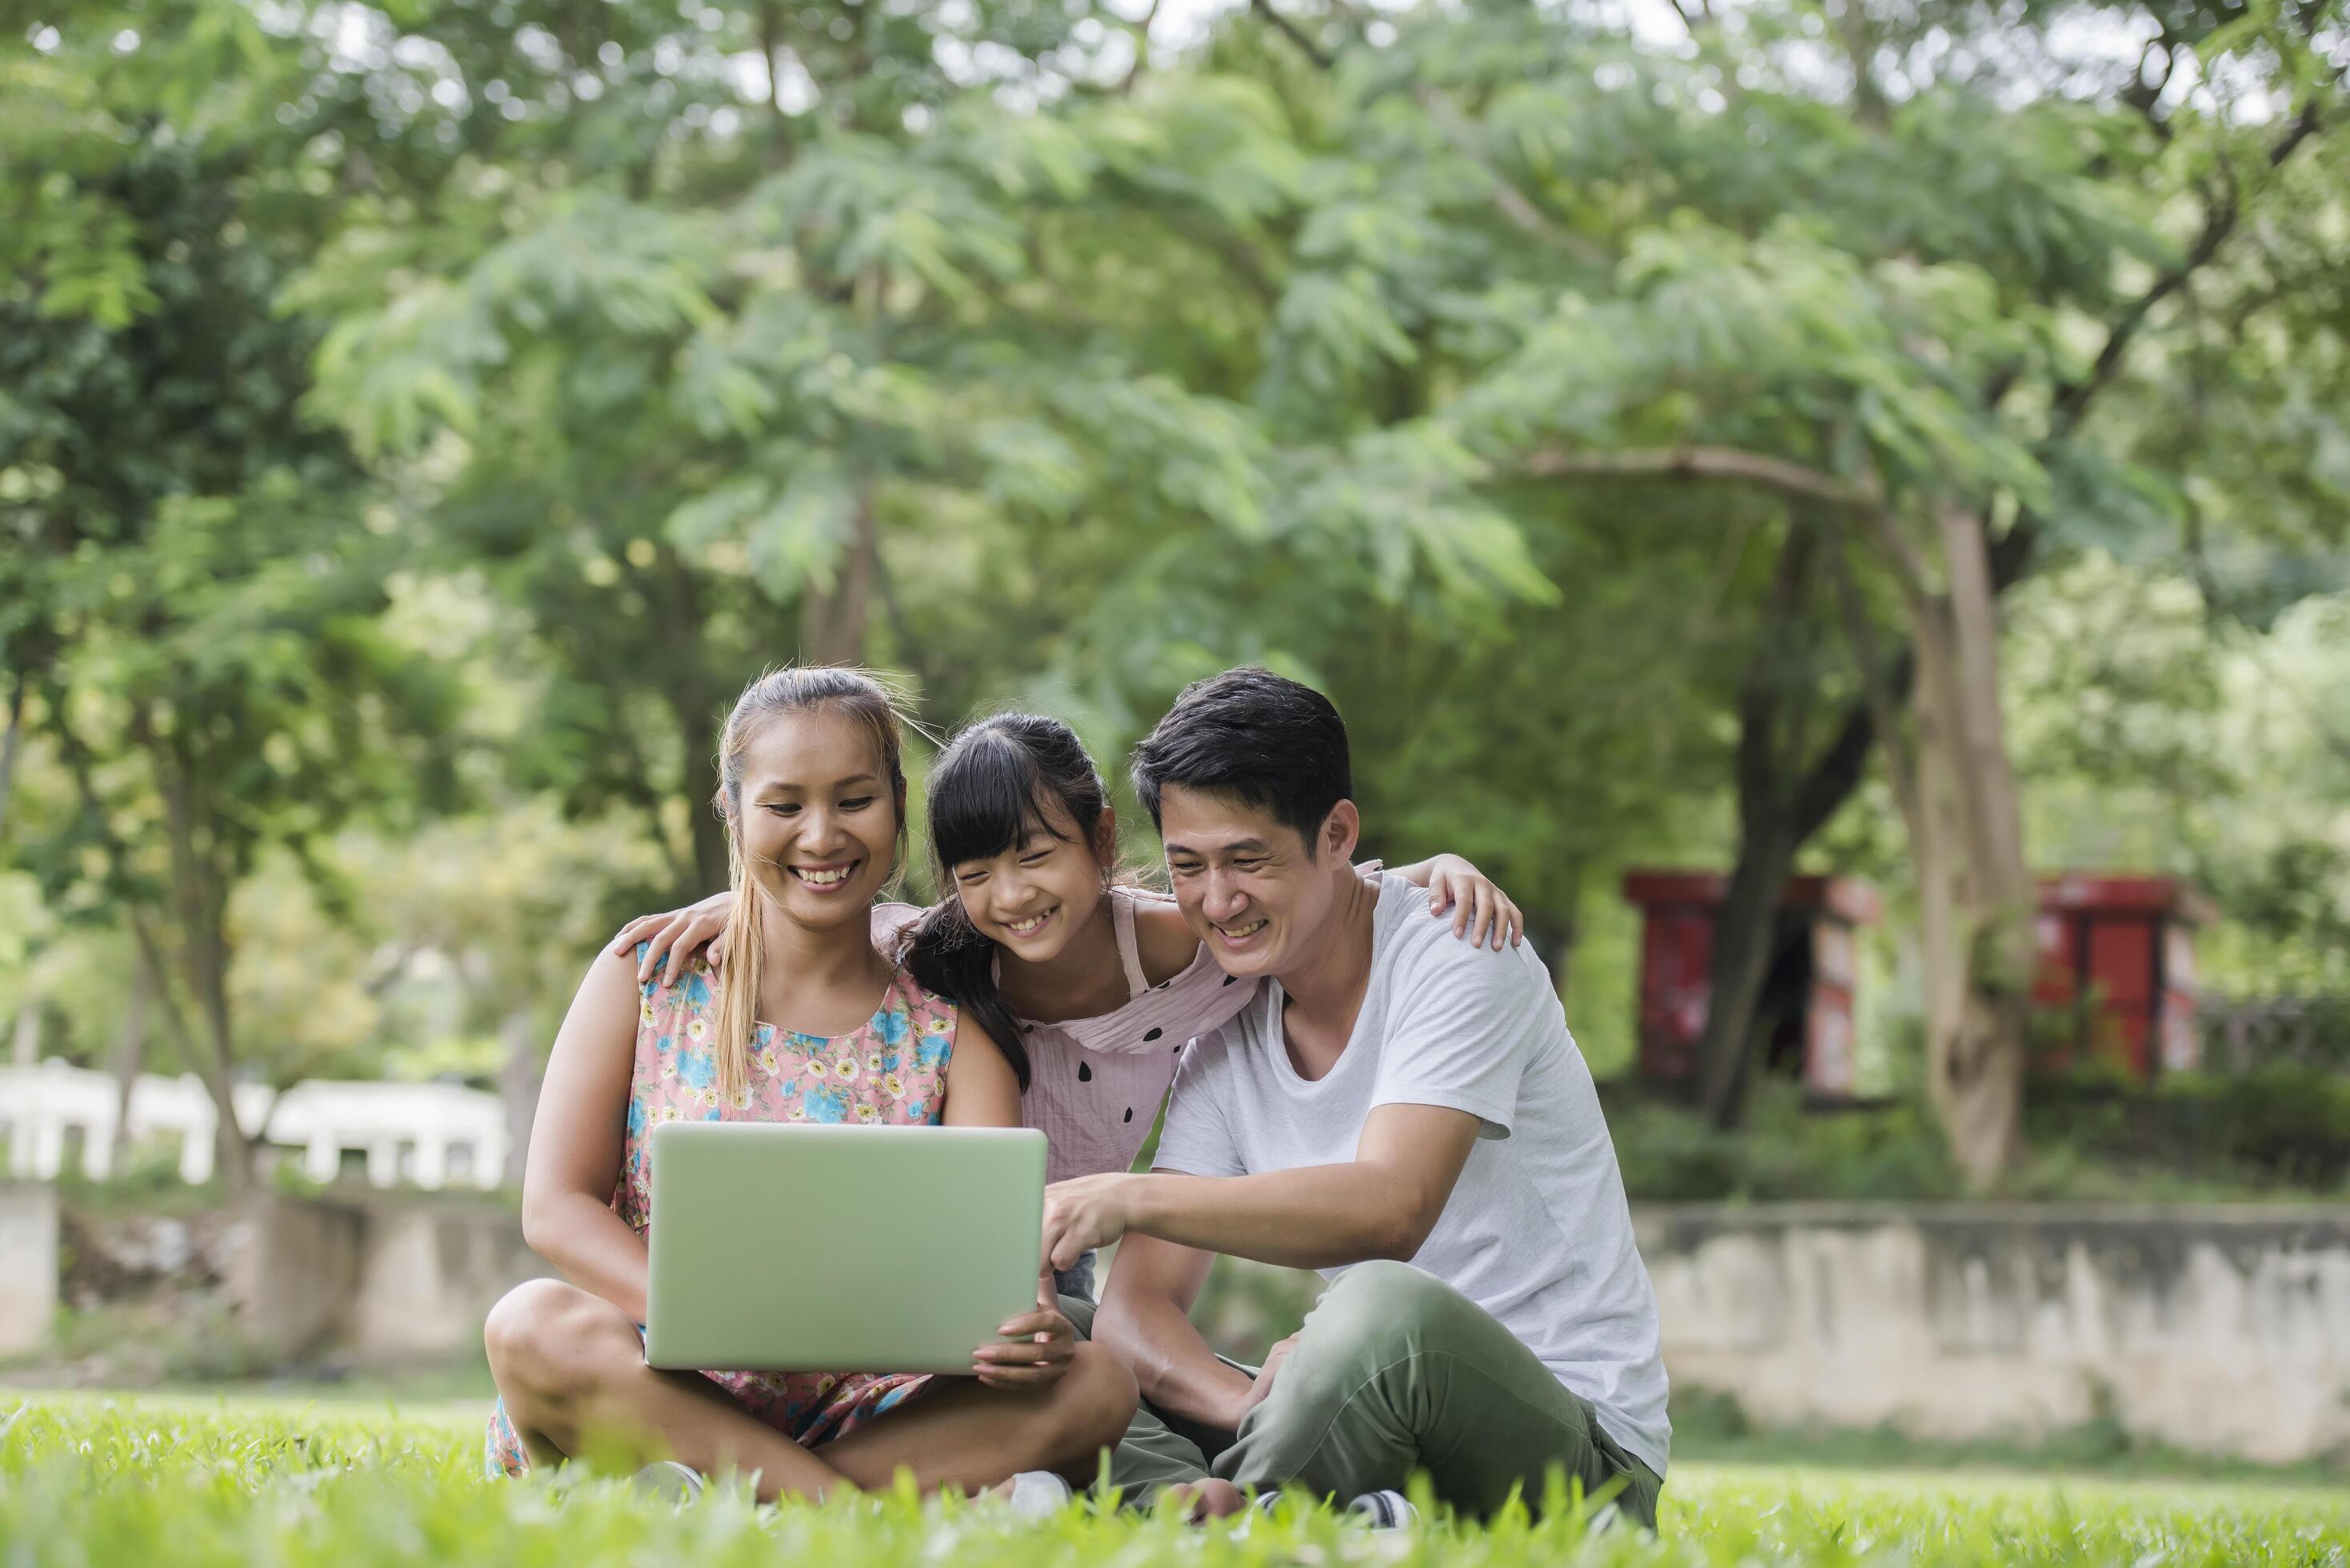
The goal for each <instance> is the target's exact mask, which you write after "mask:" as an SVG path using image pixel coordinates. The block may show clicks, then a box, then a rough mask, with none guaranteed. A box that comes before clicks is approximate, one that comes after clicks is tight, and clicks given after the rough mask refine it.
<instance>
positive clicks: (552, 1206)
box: [522, 951, 645, 1323]
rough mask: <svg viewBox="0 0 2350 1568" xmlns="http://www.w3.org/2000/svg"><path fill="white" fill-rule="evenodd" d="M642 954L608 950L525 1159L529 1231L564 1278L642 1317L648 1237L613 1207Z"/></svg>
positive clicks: (551, 1067)
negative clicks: (640, 1234) (638, 961)
mask: <svg viewBox="0 0 2350 1568" xmlns="http://www.w3.org/2000/svg"><path fill="white" fill-rule="evenodd" d="M643 1005H644V1002H643V993H642V992H640V991H639V989H638V986H637V966H636V961H635V959H634V958H633V957H624V956H621V955H619V954H617V953H613V952H610V951H605V952H599V953H598V954H597V955H596V960H595V961H594V962H593V963H591V964H590V965H588V967H587V975H586V977H585V978H583V979H582V980H581V981H580V982H579V990H578V992H577V994H576V995H574V996H573V997H572V999H571V1011H570V1012H567V1013H566V1014H564V1018H563V1027H562V1029H561V1030H560V1031H559V1032H558V1033H556V1036H555V1050H554V1052H553V1054H551V1055H549V1056H548V1058H547V1063H546V1080H545V1082H543V1083H542V1084H541V1085H540V1086H539V1091H538V1110H537V1113H536V1116H534V1117H533V1118H532V1121H531V1129H530V1158H529V1159H528V1160H527V1162H525V1165H524V1167H523V1179H522V1230H523V1238H524V1240H525V1241H528V1242H529V1243H530V1245H531V1247H532V1249H533V1250H534V1251H536V1252H537V1253H538V1255H539V1256H540V1257H542V1258H545V1259H546V1261H547V1262H550V1263H552V1264H554V1265H555V1266H556V1268H557V1269H559V1270H561V1271H562V1272H563V1275H564V1277H565V1278H567V1279H568V1280H569V1281H570V1282H572V1283H574V1284H576V1285H577V1286H579V1287H580V1288H581V1289H583V1290H587V1291H592V1292H594V1293H596V1294H598V1295H599V1296H602V1297H603V1298H604V1299H605V1300H607V1301H608V1302H610V1303H613V1304H614V1305H616V1306H618V1307H619V1308H620V1309H621V1310H622V1311H624V1312H626V1313H628V1314H629V1316H630V1317H632V1318H634V1319H635V1320H636V1321H637V1322H639V1323H642V1322H643V1321H644V1314H645V1246H644V1242H643V1241H640V1240H639V1238H638V1236H637V1233H636V1232H635V1231H632V1230H630V1229H629V1225H628V1222H627V1221H626V1220H622V1219H621V1218H620V1217H619V1215H617V1214H615V1213H613V1212H612V1204H611V1199H612V1189H613V1188H614V1187H615V1186H616V1185H617V1184H618V1182H619V1177H620V1151H621V1144H622V1138H623V1135H624V1133H625V1129H626V1128H627V1126H628V1119H629V1078H630V1077H631V1075H632V1073H633V1069H634V1066H635V1063H636V1054H637V1021H638V1019H639V1015H640V1013H641V1011H642V1008H643Z"/></svg>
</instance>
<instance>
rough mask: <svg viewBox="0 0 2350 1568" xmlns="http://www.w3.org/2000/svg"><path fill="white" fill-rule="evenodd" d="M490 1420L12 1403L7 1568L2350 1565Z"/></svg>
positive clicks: (2304, 1498)
mask: <svg viewBox="0 0 2350 1568" xmlns="http://www.w3.org/2000/svg"><path fill="white" fill-rule="evenodd" d="M479 1417H480V1411H479V1409H478V1407H473V1406H470V1405H468V1406H452V1405H434V1406H429V1407H419V1408H410V1409H400V1410H395V1409H391V1408H388V1407H383V1406H380V1405H377V1406H372V1407H369V1406H361V1405H357V1404H325V1403H320V1404H315V1405H309V1404H303V1403H299V1402H286V1401H268V1400H253V1399H240V1400H234V1401H228V1400H222V1399H218V1398H213V1399H205V1398H201V1397H184V1398H172V1397H122V1398H118V1399H107V1398H99V1397H89V1396H70V1397H46V1396H33V1397H9V1398H8V1400H7V1401H6V1402H5V1403H0V1423H5V1425H0V1563H7V1564H10V1565H11V1568H14V1565H16V1564H20V1563H21V1564H33V1563H74V1564H90V1563H95V1564H115V1563H128V1564H142V1565H143V1564H151V1563H275V1564H288V1565H291V1564H298V1563H335V1564H338V1565H340V1564H349V1563H370V1562H390V1561H413V1560H418V1559H428V1560H432V1561H435V1562H442V1563H495V1564H498V1565H500V1568H527V1565H532V1564H558V1563H559V1564H572V1563H667V1562H697V1563H746V1564H747V1563H762V1564H765V1563H779V1562H780V1563H844V1564H845V1563H857V1564H859V1565H860V1568H861V1565H863V1564H868V1563H871V1564H885V1563H898V1564H905V1565H907V1568H915V1565H918V1564H920V1565H928V1564H933V1563H940V1562H943V1561H947V1560H951V1561H953V1562H955V1563H972V1564H980V1565H987V1564H997V1563H1000V1564H1002V1565H1003V1568H1015V1565H1017V1568H1050V1565H1053V1564H1071V1565H1074V1564H1077V1563H1116V1564H1118V1565H1119V1568H1155V1565H1157V1564H1159V1563H1170V1564H1172V1563H1182V1564H1185V1565H1187V1568H1190V1565H1194V1564H1196V1565H1198V1568H1219V1565H1222V1564H1227V1563H1229V1564H1232V1565H1234V1568H1243V1565H1247V1568H1253V1565H1257V1564H1273V1563H1282V1564H1287V1563H1299V1564H1305V1565H1308V1568H1335V1565H1337V1564H1344V1563H1378V1564H1402V1563H1445V1564H1447V1565H1448V1568H1450V1565H1453V1564H1460V1565H1462V1568H1482V1565H1489V1564H1490V1565H1492V1568H1508V1565H1512V1564H1517V1563H1530V1562H1537V1561H1538V1562H1543V1563H1591V1564H1602V1563H1605V1564H1615V1563H1687V1564H1693V1565H1709V1568H1710V1565H1713V1564H1722V1565H1728V1564H1733V1563H1736V1564H1747V1563H1754V1564H1771V1563H1927V1562H1937V1563H1939V1562H1949V1563H2019V1564H2037V1563H2119V1564H2128V1565H2143V1568H2153V1565H2155V1564H2163V1565H2165V1568H2168V1565H2171V1564H2181V1563H2210V1564H2220V1563H2230V1564H2232V1563H2295V1564H2310V1565H2314V1564H2340V1565H2345V1568H2350V1497H2345V1495H2343V1494H2342V1493H2340V1492H2339V1491H2330V1490H2324V1489H2318V1488H2305V1487H2293V1486H2285V1485H2262V1484H2260V1483H2256V1482H2234V1483H2228V1484H2189V1485H2180V1484H2175V1483H2151V1482H2145V1481H2116V1480H2106V1479H2094V1478H2090V1479H2085V1478H2051V1477H2045V1476H2031V1475H2022V1474H2009V1475H1998V1474H1986V1473H1980V1472H1975V1473H1928V1472H1910V1473H1904V1472H1898V1471H1853V1470H1834V1471H1829V1470H1816V1469H1801V1468H1794V1467H1778V1466H1769V1465H1747V1464H1738V1465H1730V1464H1695V1463H1693V1464H1685V1465H1682V1466H1679V1467H1677V1468H1676V1469H1675V1470H1674V1472H1673V1476H1672V1480H1671V1484H1670V1485H1669V1487H1668V1488H1667V1489H1666V1493H1665V1511H1664V1518H1663V1531H1662V1534H1661V1536H1660V1537H1659V1538H1655V1539H1651V1538H1648V1537H1645V1536H1640V1535H1637V1534H1635V1533H1633V1532H1628V1531H1624V1530H1613V1531H1607V1532H1600V1533H1596V1534H1595V1533H1593V1532H1591V1531H1590V1530H1589V1529H1588V1528H1587V1526H1586V1524H1585V1523H1584V1522H1583V1521H1581V1520H1580V1519H1578V1518H1575V1517H1571V1516H1570V1517H1554V1518H1551V1519H1549V1520H1547V1521H1544V1522H1542V1523H1539V1524H1533V1523H1529V1522H1527V1521H1525V1520H1523V1518H1513V1519H1505V1520H1503V1521H1498V1522H1496V1523H1494V1524H1492V1526H1490V1527H1485V1528H1477V1527H1472V1526H1467V1525H1457V1524H1448V1525H1441V1526H1436V1527H1431V1528H1430V1529H1427V1530H1424V1531H1422V1532H1418V1533H1416V1534H1410V1535H1375V1534H1372V1533H1369V1532H1365V1531H1362V1530H1360V1529H1359V1528H1357V1527H1355V1526H1352V1525H1348V1524H1344V1523H1341V1522H1340V1521H1337V1520H1336V1519H1335V1518H1334V1517H1332V1516H1330V1515H1328V1514H1326V1513H1319V1512H1315V1513H1305V1514H1298V1515H1293V1516H1287V1517H1283V1518H1279V1519H1275V1520H1272V1521H1259V1522H1258V1523H1257V1524H1256V1525H1255V1527H1254V1528H1253V1530H1252V1531H1251V1532H1250V1533H1249V1534H1248V1535H1247V1536H1246V1537H1245V1538H1242V1539H1235V1538H1233V1537H1232V1535H1230V1534H1229V1533H1228V1532H1227V1531H1226V1530H1225V1529H1224V1528H1223V1527H1222V1526H1216V1527H1211V1528H1210V1529H1206V1530H1193V1529H1191V1528H1189V1527H1186V1526H1183V1525H1180V1524H1178V1523H1176V1522H1174V1521H1171V1520H1167V1519H1141V1518H1136V1517H1133V1516H1131V1515H1128V1516H1122V1517H1121V1516H1116V1515H1111V1514H1107V1513H1103V1512H1100V1511H1095V1510H1092V1509H1078V1510H1073V1511H1070V1512H1069V1513H1068V1514H1067V1515H1066V1516H1065V1517H1063V1518H1062V1519H1060V1520H1058V1521H1055V1522H1053V1523H1051V1524H1047V1525H1040V1526H1021V1525H1016V1524H1014V1523H1011V1522H1008V1521H1004V1520H1003V1519H1002V1518H1000V1517H997V1516H994V1515H993V1513H992V1512H991V1511H989V1510H987V1509H985V1508H976V1507H970V1506H965V1505H962V1504H958V1503H945V1504H931V1505H928V1506H925V1505H922V1504H920V1503H918V1502H916V1501H912V1500H911V1499H908V1498H896V1497H892V1498H879V1499H867V1500H853V1501H841V1502H837V1503H835V1504H833V1505H831V1506H828V1507H826V1508H823V1509H801V1508H783V1509H764V1510H763V1509H759V1508H756V1507H754V1506H752V1505H751V1504H750V1503H749V1502H748V1501H746V1500H744V1499H743V1497H741V1496H740V1495H739V1494H738V1495H723V1494H722V1495H713V1496H712V1497H711V1498H710V1499H708V1500H706V1501H703V1502H702V1504H700V1505H699V1506H696V1507H693V1508H690V1509H686V1510H683V1511H677V1510H673V1509H671V1508H670V1507H668V1506H665V1505H661V1504H658V1503H653V1502H650V1501H643V1500H640V1499H639V1498H637V1497H635V1496H634V1495H632V1494H631V1493H629V1491H628V1490H626V1488H625V1487H623V1486H621V1485H619V1484H617V1483H614V1482H609V1481H598V1480H588V1481H580V1482H573V1483H570V1484H562V1485H548V1484H544V1483H537V1482H534V1483H529V1484H522V1485H510V1484H503V1483H498V1484H493V1483H489V1482H485V1481H483V1480H479V1479H478V1477H477V1472H476V1464H477V1459H476V1455H477V1453H478V1437H479V1426H478V1422H479Z"/></svg>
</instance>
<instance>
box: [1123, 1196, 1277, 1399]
mask: <svg viewBox="0 0 2350 1568" xmlns="http://www.w3.org/2000/svg"><path fill="white" fill-rule="evenodd" d="M1214 1262H1215V1257H1214V1255H1213V1254H1212V1253H1208V1252H1202V1251H1197V1250H1196V1249H1194V1248H1191V1247H1179V1246H1177V1245H1175V1244H1174V1243H1173V1242H1171V1241H1159V1240H1157V1239H1156V1238H1153V1237H1149V1236H1130V1237H1128V1239H1127V1240H1126V1241H1124V1242H1122V1243H1120V1245H1119V1247H1118V1257H1117V1259H1116V1260H1115V1261H1114V1262H1112V1263H1111V1265H1110V1271H1109V1288H1108V1289H1107V1291H1105V1292H1104V1293H1103V1295H1102V1304H1101V1311H1100V1313H1099V1314H1097V1316H1096V1317H1095V1320H1094V1338H1095V1339H1096V1340H1097V1341H1098V1342H1099V1343H1100V1344H1102V1345H1105V1346H1106V1347H1107V1348H1108V1350H1109V1351H1110V1352H1111V1353H1112V1354H1113V1355H1116V1356H1117V1357H1118V1359H1119V1360H1121V1361H1123V1362H1125V1363H1126V1364H1127V1366H1128V1367H1130V1368H1132V1369H1133V1372H1134V1376H1135V1381H1136V1382H1137V1383H1139V1385H1141V1387H1142V1397H1144V1398H1146V1399H1148V1400H1149V1401H1150V1402H1151V1403H1152V1404H1153V1405H1156V1406H1157V1407H1159V1408H1160V1409H1161V1410H1166V1411H1170V1412H1172V1413H1173V1414H1175V1415H1178V1416H1181V1417H1186V1418H1187V1419H1190V1420H1193V1421H1198V1422H1201V1423H1202V1424H1203V1425H1206V1426H1210V1427H1213V1428H1217V1429H1218V1430H1220V1431H1227V1432H1228V1431H1231V1430H1232V1429H1233V1428H1236V1427H1238V1426H1239V1425H1240V1421H1241V1413H1242V1412H1243V1410H1245V1409H1247V1408H1248V1404H1249V1395H1250V1389H1251V1384H1250V1382H1249V1379H1248V1375H1247V1374H1246V1373H1243V1372H1235V1371H1234V1370H1232V1368H1231V1367H1229V1366H1225V1365H1224V1364H1223V1363H1222V1362H1221V1361H1219V1360H1217V1359H1216V1356H1215V1353H1214V1352H1213V1351H1211V1350H1210V1349H1209V1348H1208V1342H1207V1341H1206V1340H1204V1339H1202V1338H1201V1337H1200V1331H1199V1330H1198V1329H1197V1328H1195V1327H1193V1326H1192V1324H1191V1303H1193V1302H1195V1301H1197V1300H1198V1299H1199V1296H1200V1287H1201V1285H1202V1284H1203V1283H1205V1282H1206V1281H1207V1278H1208V1270H1209V1268H1210V1266H1211V1265H1212V1264H1213V1263H1214Z"/></svg>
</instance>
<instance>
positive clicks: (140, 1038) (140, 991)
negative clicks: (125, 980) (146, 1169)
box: [114, 953, 153, 1171]
mask: <svg viewBox="0 0 2350 1568" xmlns="http://www.w3.org/2000/svg"><path fill="white" fill-rule="evenodd" d="M152 983H153V982H152V981H150V980H149V979H148V977H147V961H146V960H145V959H144V958H142V957H141V956H140V955H139V954H137V953H133V954H131V955H130V994H129V995H128V996H126V997H124V998H123V1002H122V1032H121V1033H120V1034H118V1035H117V1036H116V1037H115V1042H114V1148H115V1154H114V1160H115V1166H114V1168H115V1169H116V1170H117V1171H120V1170H123V1169H125V1168H127V1165H126V1158H127V1155H126V1151H128V1150H129V1148H130V1096H131V1092H132V1091H133V1090H134V1089H136V1088H137V1087H138V1086H139V1074H140V1069H141V1068H143V1067H144V1066H145V1065H146V1064H147V992H148V988H149V987H150V986H151V984H152Z"/></svg>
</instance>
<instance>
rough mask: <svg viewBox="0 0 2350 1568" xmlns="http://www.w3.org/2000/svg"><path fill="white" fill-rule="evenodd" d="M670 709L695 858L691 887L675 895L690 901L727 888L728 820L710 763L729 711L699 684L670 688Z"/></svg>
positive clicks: (688, 874)
mask: <svg viewBox="0 0 2350 1568" xmlns="http://www.w3.org/2000/svg"><path fill="white" fill-rule="evenodd" d="M670 713H671V717H672V719H674V721H675V722H676V724H677V731H678V740H679V742H680V749H681V755H680V757H679V759H678V767H679V771H680V772H681V774H683V776H684V779H685V807H686V810H685V822H686V833H687V836H688V838H689V840H690V843H689V845H688V848H689V849H690V851H691V854H692V857H693V859H692V864H691V866H690V867H686V868H685V879H686V880H687V881H688V882H689V883H690V884H691V885H690V886H687V887H681V888H678V889H677V891H676V894H675V897H676V898H677V901H678V902H679V903H680V904H691V903H692V902H694V901H695V900H697V899H701V898H708V897H709V896H710V895H711V894H712V893H718V892H723V891H724V890H725V888H726V880H727V867H726V822H725V819H724V818H723V816H721V815H719V811H718V783H719V781H718V772H717V769H716V768H715V767H713V766H712V759H713V758H714V757H715V756H716V755H717V747H716V745H715V744H714V743H713V742H715V740H716V737H717V731H718V726H719V725H720V724H721V723H722V722H724V719H725V714H724V713H723V711H719V709H718V704H717V702H716V701H714V700H712V699H710V698H709V697H708V696H707V695H706V694H705V693H702V689H701V687H700V686H699V685H698V684H696V685H691V686H687V687H681V688H674V689H672V690H671V693H670ZM671 858H672V860H674V857H671Z"/></svg>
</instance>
